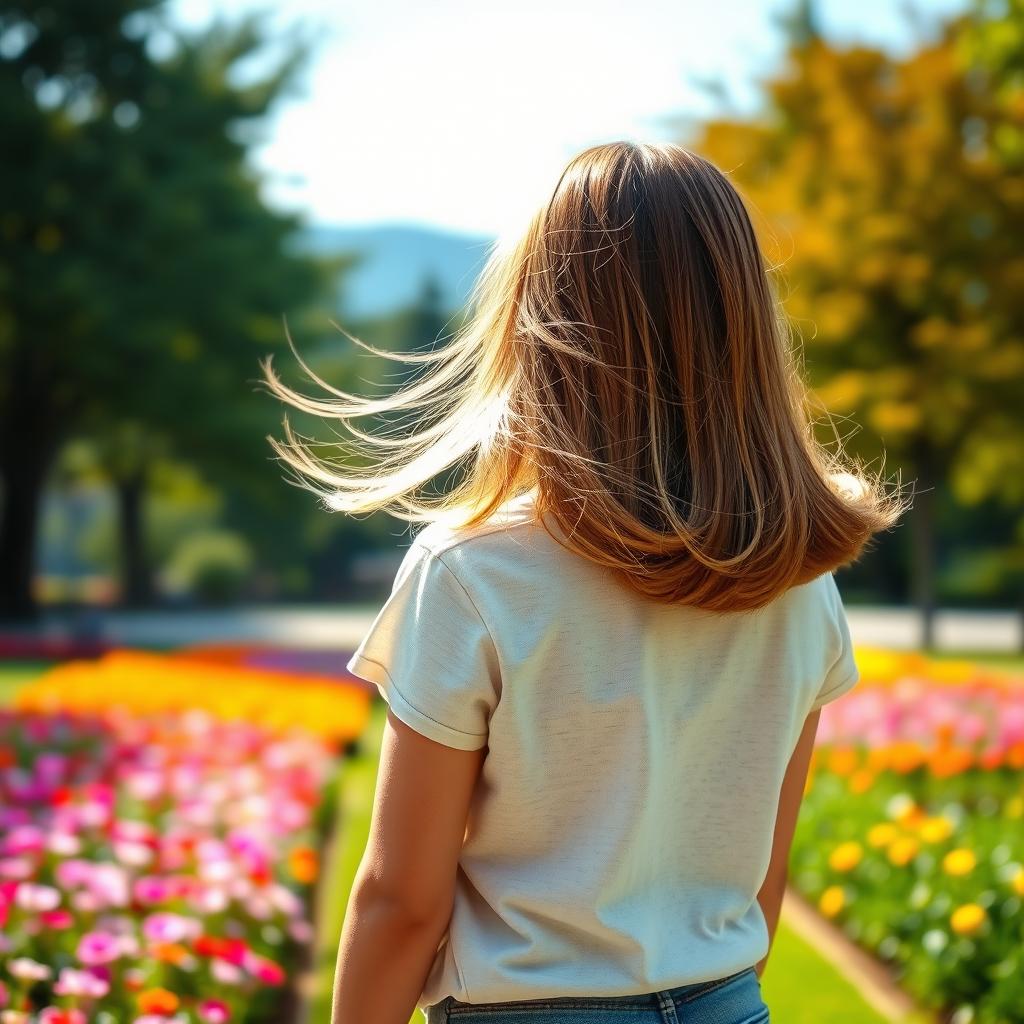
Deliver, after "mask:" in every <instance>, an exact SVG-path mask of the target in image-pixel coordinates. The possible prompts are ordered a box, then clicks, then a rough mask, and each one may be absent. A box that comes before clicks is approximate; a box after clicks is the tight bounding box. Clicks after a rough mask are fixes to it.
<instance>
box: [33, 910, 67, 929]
mask: <svg viewBox="0 0 1024 1024" xmlns="http://www.w3.org/2000/svg"><path fill="white" fill-rule="evenodd" d="M39 920H40V921H41V922H42V924H43V926H44V927H45V928H49V929H50V930H51V931H55V932H60V931H64V930H65V929H67V928H70V927H71V926H72V925H73V924H74V923H75V917H74V914H72V913H71V911H70V910H59V909H58V910H47V911H44V912H43V913H42V914H40V915H39Z"/></svg>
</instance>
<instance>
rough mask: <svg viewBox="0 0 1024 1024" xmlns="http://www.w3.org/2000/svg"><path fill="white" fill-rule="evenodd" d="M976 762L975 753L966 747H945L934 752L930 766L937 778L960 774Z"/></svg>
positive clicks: (930, 758) (929, 760)
mask: <svg viewBox="0 0 1024 1024" xmlns="http://www.w3.org/2000/svg"><path fill="white" fill-rule="evenodd" d="M973 764H974V753H973V751H971V750H968V749H967V748H966V747H948V746H947V747H943V748H941V749H939V750H935V751H933V752H932V755H931V757H929V758H928V766H929V768H930V769H931V772H932V775H934V776H935V777H936V778H937V779H946V778H949V777H950V776H951V775H959V774H960V773H961V772H965V771H966V770H967V769H968V768H970V767H971V766H972V765H973Z"/></svg>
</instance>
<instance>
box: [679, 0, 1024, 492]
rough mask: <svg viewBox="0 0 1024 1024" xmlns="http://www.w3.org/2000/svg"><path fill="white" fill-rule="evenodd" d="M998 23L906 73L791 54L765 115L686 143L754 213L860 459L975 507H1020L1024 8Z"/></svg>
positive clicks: (803, 42) (922, 50) (821, 45)
mask: <svg viewBox="0 0 1024 1024" xmlns="http://www.w3.org/2000/svg"><path fill="white" fill-rule="evenodd" d="M996 6H997V5H994V4H982V5H980V6H979V7H978V8H977V9H976V10H975V11H974V12H973V13H972V14H971V15H968V16H963V17H960V18H958V19H955V20H951V21H949V22H947V23H945V24H944V25H942V26H941V27H940V30H939V31H938V32H937V34H936V35H937V37H936V38H935V39H934V40H933V41H929V42H927V43H924V44H922V45H920V46H919V48H918V49H917V50H916V52H914V53H912V54H910V55H907V56H898V57H897V56H893V55H891V54H888V53H886V52H884V51H881V50H877V49H873V48H870V47H867V46H862V45H857V46H850V47H846V48H841V47H839V46H837V45H835V44H833V43H831V42H829V41H827V40H825V39H823V38H821V37H820V36H819V35H817V34H816V33H810V34H805V36H804V37H802V38H794V39H793V40H792V41H791V43H790V46H789V49H788V60H787V63H786V66H785V67H784V69H783V70H782V72H781V73H780V74H778V75H777V76H776V77H774V78H772V79H769V80H767V81H765V82H764V83H763V86H764V90H765V105H764V109H763V110H762V111H760V112H759V113H758V114H757V115H756V116H754V117H750V118H722V119H717V120H713V121H710V122H707V123H705V124H704V125H703V126H702V127H701V129H700V134H699V137H697V138H696V139H694V140H691V141H690V142H689V143H688V144H689V145H691V146H693V148H695V149H697V150H698V151H700V152H702V153H704V154H705V155H707V156H708V157H709V158H710V159H712V160H714V161H715V162H716V163H718V164H719V165H720V166H722V167H723V168H724V169H725V170H727V171H728V172H729V173H730V175H731V177H732V179H733V181H734V182H735V183H736V185H737V187H739V188H740V190H741V192H743V194H744V195H745V196H746V198H747V199H748V200H749V201H750V202H751V205H752V207H753V211H754V213H755V217H756V219H757V220H758V230H759V231H760V233H761V237H762V241H763V243H764V244H765V247H766V250H767V252H768V254H769V258H770V260H771V261H772V263H773V264H774V265H775V266H776V267H777V270H778V271H779V274H780V277H781V292H782V296H783V299H784V303H785V307H786V311H787V313H788V314H789V315H790V317H791V318H792V321H793V324H794V328H795V330H796V333H797V335H798V338H799V339H800V341H801V342H802V345H803V355H804V361H805V365H806V369H807V372H808V375H809V377H810V379H811V382H812V384H813V385H814V387H815V392H816V395H817V397H818V398H819V399H820V401H821V402H822V404H823V405H824V406H825V407H827V408H828V410H829V411H830V412H832V413H833V414H835V415H836V416H837V419H838V420H839V422H840V424H841V423H842V417H843V416H846V415H848V416H850V417H851V418H852V419H853V421H855V422H856V423H860V424H863V425H864V426H865V427H867V428H868V429H867V430H865V431H864V436H860V437H858V438H857V440H856V441H855V442H854V443H853V444H852V445H851V447H853V448H855V449H856V450H857V451H858V453H859V454H862V455H865V456H867V457H869V458H870V457H871V456H872V455H874V454H877V453H878V452H879V451H880V450H881V449H882V448H884V449H885V452H886V466H887V468H892V464H893V463H895V464H896V465H898V466H899V467H901V468H902V469H903V470H904V474H903V475H904V477H906V476H907V475H908V473H909V475H911V476H914V477H916V478H917V480H918V486H919V487H933V486H934V485H935V484H936V483H937V482H938V481H939V480H942V479H949V481H950V483H951V484H952V486H953V488H954V493H955V495H956V496H957V498H958V499H959V500H960V501H962V502H965V503H973V502H976V501H980V500H982V499H983V498H986V497H989V496H1000V497H1003V498H1005V499H1007V500H1010V501H1019V500H1022V499H1024V444H1022V442H1021V435H1022V431H1021V423H1022V415H1024V244H1022V239H1024V76H1022V75H1021V73H1020V72H1019V71H1017V70H1016V69H1017V68H1018V67H1024V57H1022V55H1024V27H1022V26H1024V3H1022V2H1021V0H1014V2H1013V4H1012V5H1011V6H1013V7H1014V8H1015V9H1017V13H1018V17H1017V18H1016V21H1015V22H1014V19H1013V18H1012V17H1010V18H999V17H997V16H993V17H992V18H986V17H985V10H986V9H987V8H989V7H993V8H994V7H996ZM1010 23H1012V24H1010ZM1014 33H1016V35H1015V36H1014ZM869 435H870V436H869Z"/></svg>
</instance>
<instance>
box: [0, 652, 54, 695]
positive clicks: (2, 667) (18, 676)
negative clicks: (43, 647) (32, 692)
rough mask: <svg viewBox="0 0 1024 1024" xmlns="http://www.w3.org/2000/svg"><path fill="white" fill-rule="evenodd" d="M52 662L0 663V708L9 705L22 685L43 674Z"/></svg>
mask: <svg viewBox="0 0 1024 1024" xmlns="http://www.w3.org/2000/svg"><path fill="white" fill-rule="evenodd" d="M52 664H53V662H52V661H5V662H0V706H2V705H4V704H9V703H10V702H11V701H12V700H13V699H14V693H15V691H16V690H17V689H18V687H19V686H21V685H22V683H27V682H28V681H29V680H30V679H34V678H35V677H36V676H37V675H39V674H40V673H42V672H44V671H45V670H46V669H48V668H49V667H50V666H51V665H52Z"/></svg>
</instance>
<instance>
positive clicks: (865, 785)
mask: <svg viewBox="0 0 1024 1024" xmlns="http://www.w3.org/2000/svg"><path fill="white" fill-rule="evenodd" d="M874 781H875V773H874V772H872V771H869V770H868V769H867V768H858V769H857V770H856V771H855V772H854V773H853V774H852V775H851V776H850V781H849V783H848V786H849V789H850V792H851V793H866V792H867V791H868V790H869V789H870V788H871V786H872V783H874Z"/></svg>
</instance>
